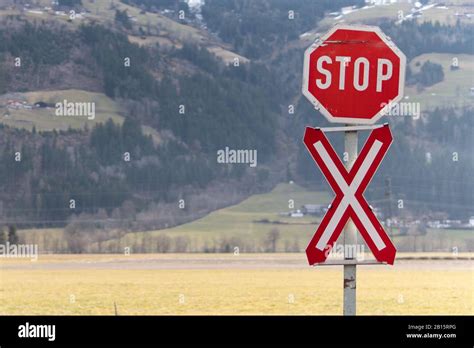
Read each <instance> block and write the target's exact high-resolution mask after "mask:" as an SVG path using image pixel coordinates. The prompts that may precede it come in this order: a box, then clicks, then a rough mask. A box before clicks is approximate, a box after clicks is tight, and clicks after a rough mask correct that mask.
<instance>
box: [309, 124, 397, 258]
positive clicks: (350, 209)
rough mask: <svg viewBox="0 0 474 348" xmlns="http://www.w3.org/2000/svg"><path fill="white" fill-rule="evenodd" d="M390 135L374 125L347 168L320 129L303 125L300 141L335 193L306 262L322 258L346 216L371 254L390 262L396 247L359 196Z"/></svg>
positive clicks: (314, 237)
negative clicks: (348, 169) (303, 131)
mask: <svg viewBox="0 0 474 348" xmlns="http://www.w3.org/2000/svg"><path fill="white" fill-rule="evenodd" d="M392 139H393V138H392V134H391V132H390V128H389V127H388V125H384V126H381V127H380V128H376V129H374V130H373V131H372V133H371V134H370V136H369V137H368V139H367V141H366V143H365V145H364V147H363V148H362V151H361V152H360V153H359V155H358V157H357V159H356V161H355V163H354V165H353V166H352V168H351V170H350V171H349V172H347V170H346V168H345V167H344V165H343V163H342V162H341V160H340V158H339V156H338V155H337V154H336V152H335V151H334V149H333V148H332V146H331V144H330V143H329V141H328V139H327V138H326V136H325V135H324V132H323V131H322V130H320V129H315V128H310V127H307V128H306V132H305V135H304V143H305V145H306V147H307V148H308V150H309V152H310V153H311V155H312V157H313V159H314V160H315V161H316V163H317V164H318V166H319V168H320V169H321V171H322V172H323V174H324V176H325V177H326V180H327V181H328V182H329V185H330V186H331V188H332V189H333V191H334V192H335V194H336V197H335V198H334V201H333V202H332V204H331V206H330V209H329V210H328V211H327V213H326V215H325V216H324V217H323V219H322V221H321V223H320V225H319V227H318V229H317V230H316V233H315V234H314V236H313V238H312V239H311V241H310V243H309V245H308V247H307V248H306V255H307V257H308V261H309V264H310V265H314V264H316V263H322V262H324V261H325V260H326V258H327V255H328V252H327V251H328V250H331V249H332V247H333V245H334V242H335V241H336V240H337V238H338V237H339V235H340V234H341V232H342V230H343V228H344V226H345V225H346V223H347V221H348V219H349V218H351V219H352V221H354V224H355V225H356V227H357V229H358V231H359V232H360V233H361V234H362V236H363V237H364V240H365V242H366V243H367V245H368V246H369V248H370V250H371V251H372V253H373V254H374V256H375V258H376V259H377V260H378V261H379V262H386V263H388V264H390V265H393V262H394V260H395V253H396V249H395V247H394V245H393V244H392V242H391V240H390V238H389V237H388V235H387V234H386V233H385V231H384V229H383V227H382V225H381V224H380V222H379V220H378V219H377V217H376V216H375V214H374V213H373V211H372V209H371V208H370V206H369V204H368V203H367V201H366V200H365V198H364V196H363V193H364V191H365V189H366V188H367V186H368V185H369V182H370V180H371V179H372V177H373V175H374V174H375V172H376V170H377V168H378V166H379V165H380V163H381V162H382V160H383V157H384V156H385V153H386V152H387V150H388V148H389V147H390V144H391V143H392Z"/></svg>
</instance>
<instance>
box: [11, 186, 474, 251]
mask: <svg viewBox="0 0 474 348" xmlns="http://www.w3.org/2000/svg"><path fill="white" fill-rule="evenodd" d="M290 199H292V200H294V207H295V208H294V209H299V208H300V207H301V206H302V205H303V204H329V203H330V200H331V195H330V194H329V193H326V192H311V191H307V190H305V189H304V188H302V187H300V186H298V185H296V184H279V185H277V186H276V187H275V189H274V190H273V191H271V192H269V193H265V194H259V195H254V196H251V197H249V198H248V199H246V200H244V201H242V202H241V203H240V204H237V205H234V206H230V207H227V208H223V209H219V210H216V211H213V212H211V213H210V214H208V215H206V216H205V217H203V218H201V219H198V220H195V221H192V222H190V223H186V224H183V225H180V226H176V227H173V228H168V229H163V230H157V231H144V232H129V233H125V234H124V235H123V237H121V238H119V239H110V240H108V241H105V242H103V243H102V244H101V248H102V249H100V250H102V251H115V252H120V251H122V250H124V248H126V247H128V248H130V249H131V250H132V251H133V252H137V250H142V251H146V252H153V251H154V249H153V248H154V246H156V245H157V244H159V243H161V242H162V238H163V236H166V237H169V238H170V239H171V244H172V245H171V247H170V251H173V248H174V245H173V243H175V242H176V241H177V239H179V238H182V237H185V238H187V239H188V243H187V244H188V245H187V249H186V250H187V251H205V250H206V249H208V250H214V249H213V248H217V250H222V247H223V245H227V246H228V248H230V249H231V250H233V249H234V248H235V247H238V248H239V250H240V251H244V252H245V251H248V252H262V251H265V250H264V249H265V246H266V243H265V239H266V238H267V236H268V233H269V232H270V231H272V230H275V229H276V230H278V232H279V233H280V238H279V240H278V242H277V244H276V250H277V251H280V252H285V251H286V252H295V251H303V250H304V249H305V248H306V245H307V244H308V242H309V240H310V239H311V237H312V235H313V234H314V232H315V230H316V228H317V226H318V222H319V220H320V217H316V216H305V217H303V218H290V217H284V216H280V215H279V213H280V212H287V211H289V210H291V209H289V208H288V201H289V200H290ZM262 219H267V220H268V221H269V222H275V221H277V222H280V223H279V224H276V223H261V222H258V221H261V220H262ZM284 223H286V224H284ZM116 233H117V234H119V232H118V231H116ZM394 234H398V231H397V230H394ZM19 235H20V237H21V238H22V240H24V241H25V242H27V243H34V244H38V245H39V247H40V250H44V251H49V250H54V248H55V246H63V247H64V248H65V240H64V233H63V230H62V229H59V228H57V229H33V230H31V229H30V230H20V231H19ZM472 237H473V234H472V230H441V229H428V231H427V233H426V234H425V235H420V236H413V235H408V236H394V237H393V240H394V243H395V245H396V246H397V247H398V248H399V249H400V250H416V251H425V252H426V251H444V252H451V251H452V250H453V248H457V250H458V251H459V252H465V251H470V247H469V244H468V243H469V240H472ZM359 240H360V241H361V243H362V237H359ZM87 250H88V251H89V252H98V251H100V250H99V249H98V245H97V243H91V244H90V245H89V246H88V249H87Z"/></svg>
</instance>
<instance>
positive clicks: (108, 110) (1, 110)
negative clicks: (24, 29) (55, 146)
mask: <svg viewBox="0 0 474 348" xmlns="http://www.w3.org/2000/svg"><path fill="white" fill-rule="evenodd" d="M14 95H15V99H21V100H25V101H26V102H27V103H28V104H30V105H31V104H34V103H35V102H38V101H43V102H46V103H48V104H55V103H58V102H63V100H67V101H68V102H90V103H95V118H94V119H88V118H87V117H82V116H81V117H78V116H74V117H72V116H65V117H63V116H56V114H55V108H34V109H19V110H15V109H7V108H5V107H0V115H1V118H0V122H1V123H3V124H5V125H8V126H10V127H16V128H25V129H28V130H31V129H32V128H33V126H35V127H36V129H37V130H38V131H44V130H53V129H56V130H67V129H68V128H73V129H74V128H76V129H77V128H79V129H82V128H84V126H85V125H86V124H87V126H88V127H89V129H90V128H92V127H93V126H94V125H95V124H97V123H104V122H106V121H107V120H108V119H109V118H110V119H112V120H113V121H114V122H115V123H117V124H122V123H123V120H124V117H123V116H122V114H121V111H120V107H119V106H118V104H117V103H116V102H115V101H114V100H112V99H111V98H109V97H107V96H106V95H105V94H103V93H95V92H88V91H84V90H77V89H68V90H57V91H35V92H26V93H15V94H14ZM142 129H143V132H144V133H145V134H147V135H148V134H149V135H151V136H152V137H153V140H154V141H155V142H156V143H158V142H159V141H160V135H159V133H158V132H157V131H155V130H154V129H153V128H151V127H147V126H144V127H143V128H142Z"/></svg>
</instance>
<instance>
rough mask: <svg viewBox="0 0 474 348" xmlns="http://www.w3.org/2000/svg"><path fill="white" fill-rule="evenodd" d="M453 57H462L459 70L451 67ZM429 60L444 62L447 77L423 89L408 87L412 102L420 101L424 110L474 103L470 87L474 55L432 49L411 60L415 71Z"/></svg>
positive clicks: (406, 94)
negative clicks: (439, 51) (430, 51)
mask: <svg viewBox="0 0 474 348" xmlns="http://www.w3.org/2000/svg"><path fill="white" fill-rule="evenodd" d="M453 58H457V59H458V61H459V67H460V69H458V70H451V69H450V67H451V64H452V61H453ZM427 60H429V61H431V62H433V63H437V64H441V65H442V67H443V71H444V80H443V81H441V82H439V83H437V84H435V85H433V86H430V87H427V88H424V89H422V90H419V89H418V87H407V88H406V90H405V96H409V100H406V101H411V102H413V101H414V102H420V103H421V110H422V111H423V110H428V109H433V108H435V107H466V106H474V95H471V94H470V91H469V89H470V88H471V87H474V80H473V76H474V55H469V54H447V53H429V54H422V55H421V56H418V57H415V58H414V59H412V61H411V62H410V68H411V69H412V71H413V73H417V72H418V71H419V69H420V67H421V66H422V65H423V63H424V62H426V61H427Z"/></svg>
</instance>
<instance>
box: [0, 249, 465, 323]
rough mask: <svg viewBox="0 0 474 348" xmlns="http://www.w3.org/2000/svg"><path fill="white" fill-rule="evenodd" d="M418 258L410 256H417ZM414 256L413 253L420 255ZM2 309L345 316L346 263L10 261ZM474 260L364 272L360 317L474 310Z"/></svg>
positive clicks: (277, 258) (0, 278)
mask: <svg viewBox="0 0 474 348" xmlns="http://www.w3.org/2000/svg"><path fill="white" fill-rule="evenodd" d="M408 256H410V255H408ZM411 256H413V255H411ZM0 266H1V268H0V315H14V314H52V315H58V314H66V315H68V314H71V315H79V314H82V315H85V314H103V315H114V311H115V310H114V302H115V303H116V305H117V310H118V314H119V315H138V314H143V315H162V314H210V315H219V314H230V315H233V314H270V315H274V314H315V315H317V314H318V315H324V314H334V315H338V314H341V313H342V266H322V267H321V266H320V267H315V268H311V267H308V266H307V265H306V259H305V255H304V254H245V255H244V254H241V255H233V254H141V255H128V256H127V255H40V257H39V259H38V261H35V262H32V261H30V260H26V259H21V260H20V259H5V258H3V259H0ZM473 270H474V269H473V263H472V255H471V259H466V258H465V257H464V260H459V259H458V260H408V259H405V260H404V259H403V255H400V261H398V262H397V263H396V265H395V266H393V267H390V266H386V265H374V266H360V267H359V268H358V283H357V296H358V301H357V306H358V309H357V311H358V314H362V315H364V314H382V315H389V314H448V315H449V314H463V315H473V314H474V272H473Z"/></svg>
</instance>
